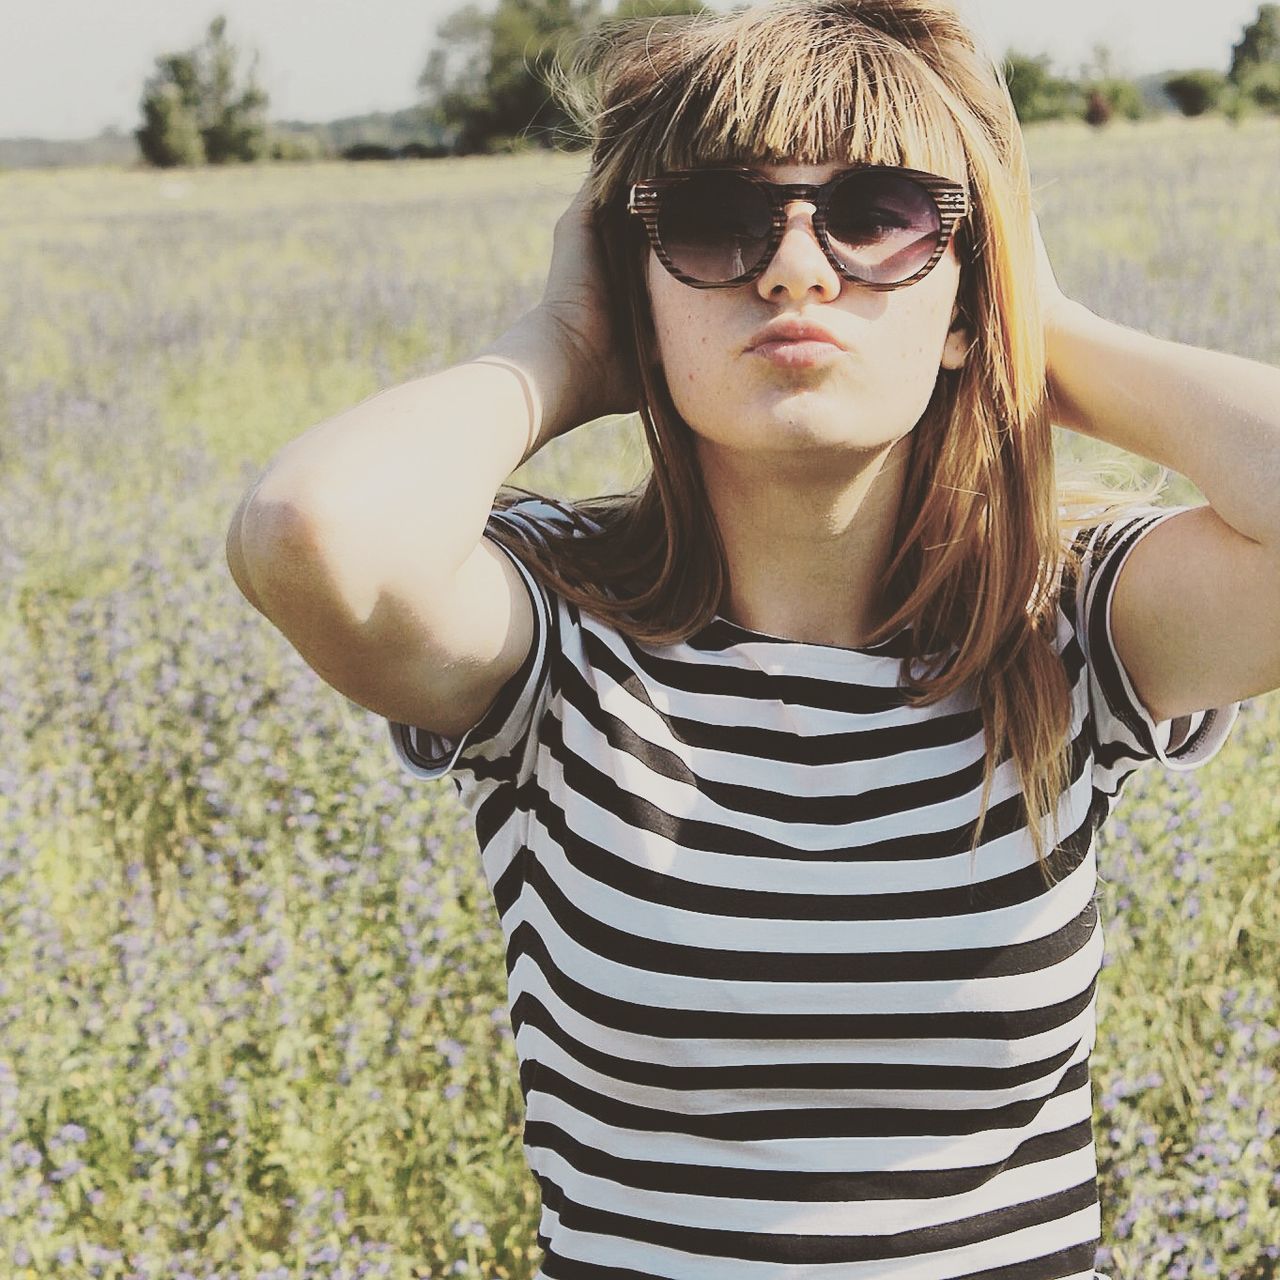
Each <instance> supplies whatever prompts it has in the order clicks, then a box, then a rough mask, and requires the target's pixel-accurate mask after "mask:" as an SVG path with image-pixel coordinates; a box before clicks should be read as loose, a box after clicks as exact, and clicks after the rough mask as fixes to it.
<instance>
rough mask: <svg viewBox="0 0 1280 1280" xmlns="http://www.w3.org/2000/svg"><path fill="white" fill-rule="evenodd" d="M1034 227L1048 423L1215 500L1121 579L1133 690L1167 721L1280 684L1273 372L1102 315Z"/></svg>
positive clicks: (1123, 650) (1170, 528)
mask: <svg viewBox="0 0 1280 1280" xmlns="http://www.w3.org/2000/svg"><path fill="white" fill-rule="evenodd" d="M1034 230H1035V238H1036V244H1037V253H1038V256H1039V272H1040V275H1039V284H1040V292H1041V299H1042V303H1043V307H1044V320H1045V339H1046V344H1047V350H1048V365H1049V394H1050V403H1051V406H1052V417H1053V421H1054V422H1055V423H1057V424H1059V425H1060V426H1063V427H1067V428H1069V429H1070V430H1072V431H1078V432H1080V433H1081V434H1083V435H1087V436H1091V437H1093V438H1094V439H1097V440H1103V441H1105V442H1106V443H1108V444H1112V445H1115V446H1117V447H1119V448H1121V449H1126V450H1128V451H1129V452H1131V453H1136V454H1139V455H1140V456H1142V457H1144V458H1149V459H1150V460H1151V461H1153V462H1157V463H1159V464H1160V465H1161V466H1165V467H1169V468H1171V469H1172V470H1174V471H1177V472H1179V473H1180V474H1182V475H1184V476H1186V477H1187V478H1188V479H1189V480H1191V481H1192V482H1193V483H1194V484H1195V485H1196V486H1197V487H1198V488H1199V490H1200V491H1201V493H1203V494H1204V495H1205V497H1206V498H1207V499H1208V503H1209V505H1208V506H1202V507H1198V508H1196V509H1195V510H1192V511H1188V512H1185V513H1184V514H1182V515H1180V516H1175V517H1173V518H1172V519H1170V520H1166V521H1164V522H1163V523H1162V524H1160V525H1158V526H1157V527H1156V528H1154V529H1152V530H1151V532H1150V533H1148V534H1147V535H1146V536H1145V537H1144V538H1142V539H1141V541H1140V542H1139V543H1138V544H1137V546H1136V547H1135V548H1134V549H1133V551H1132V553H1131V554H1130V556H1129V558H1128V560H1127V561H1126V562H1125V565H1124V568H1123V569H1122V571H1121V573H1120V576H1119V578H1118V580H1117V582H1116V586H1115V591H1114V594H1113V597H1112V604H1111V623H1112V628H1111V629H1112V636H1113V638H1114V641H1115V645H1116V649H1117V652H1118V654H1119V657H1120V659H1121V661H1122V662H1123V663H1124V666H1125V669H1126V670H1127V671H1128V673H1129V677H1130V680H1131V681H1132V683H1133V686H1134V689H1135V690H1136V691H1137V693H1138V695H1139V696H1140V697H1141V698H1142V700H1143V703H1144V704H1145V706H1146V708H1147V710H1148V711H1149V712H1150V713H1151V716H1152V718H1153V719H1155V720H1156V721H1162V720H1170V719H1173V718H1175V717H1177V716H1182V715H1188V714H1190V713H1191V712H1194V711H1202V710H1205V709H1206V708H1209V707H1220V706H1226V705H1228V704H1230V703H1233V702H1239V701H1242V700H1243V699H1245V698H1249V697H1255V696H1258V695H1260V694H1264V693H1269V692H1271V691H1272V690H1274V689H1277V688H1280V369H1274V368H1272V367H1270V366H1269V365H1265V364H1260V363H1258V362H1256V361H1252V360H1245V359H1243V358H1241V357H1239V356H1232V355H1224V354H1221V353H1219V352H1215V351H1205V350H1202V349H1201V348H1198V347H1190V346H1185V345H1183V344H1180V343H1176V342H1168V341H1164V340H1162V339H1160V338H1154V337H1151V336H1150V335H1149V334H1144V333H1140V332H1138V331H1137V330H1134V329H1128V328H1125V327H1124V326H1122V325H1119V324H1115V323H1113V322H1111V321H1109V320H1104V319H1102V318H1101V317H1100V316H1097V315H1095V314H1094V313H1093V312H1091V311H1089V310H1088V309H1087V308H1085V307H1084V306H1082V305H1081V304H1079V303H1077V302H1074V301H1072V300H1071V299H1069V298H1068V297H1067V296H1066V295H1065V294H1064V293H1063V292H1062V290H1061V288H1060V287H1059V286H1058V283H1057V280H1056V278H1055V277H1054V274H1053V269H1052V266H1051V265H1050V263H1049V257H1048V253H1047V252H1046V250H1045V248H1044V241H1043V239H1042V238H1041V236H1040V229H1039V224H1038V221H1037V222H1036V224H1035V227H1034Z"/></svg>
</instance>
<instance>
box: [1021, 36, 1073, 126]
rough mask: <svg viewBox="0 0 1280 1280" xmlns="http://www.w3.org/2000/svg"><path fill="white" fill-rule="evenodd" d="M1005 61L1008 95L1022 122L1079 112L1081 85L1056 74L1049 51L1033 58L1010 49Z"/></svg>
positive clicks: (1057, 118)
mask: <svg viewBox="0 0 1280 1280" xmlns="http://www.w3.org/2000/svg"><path fill="white" fill-rule="evenodd" d="M1004 64H1005V82H1006V83H1007V84H1008V86H1009V96H1010V97H1011V98H1012V99H1013V107H1014V110H1015V111H1016V112H1017V113H1018V119H1019V121H1021V123H1022V124H1035V123H1036V122H1037V121H1040V120H1062V119H1064V118H1065V117H1067V116H1078V115H1079V113H1080V101H1079V99H1080V91H1079V89H1078V87H1077V86H1076V85H1074V84H1073V83H1072V82H1071V81H1070V80H1065V79H1063V78H1061V77H1059V76H1056V75H1054V73H1053V70H1052V66H1051V63H1050V60H1049V55H1048V54H1047V53H1042V54H1040V55H1039V56H1037V57H1034V58H1033V57H1031V56H1029V55H1027V54H1024V53H1017V52H1015V51H1014V50H1012V49H1010V50H1009V52H1008V53H1007V54H1006V55H1005V60H1004Z"/></svg>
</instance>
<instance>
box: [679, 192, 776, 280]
mask: <svg viewBox="0 0 1280 1280" xmlns="http://www.w3.org/2000/svg"><path fill="white" fill-rule="evenodd" d="M772 228H773V216H772V211H771V209H770V207H769V201H768V199H767V197H766V196H765V194H764V192H763V191H761V190H760V189H759V188H758V187H756V186H754V185H753V184H752V183H751V182H749V181H748V180H747V179H746V178H742V177H738V176H736V175H734V174H710V173H709V174H705V175H702V174H700V175H697V176H695V177H692V178H688V179H686V180H685V181H683V182H678V183H676V184H675V185H673V186H671V187H668V188H667V189H666V190H665V191H664V192H663V193H662V202H661V206H660V210H659V213H658V238H659V240H661V241H662V247H663V248H664V249H665V250H666V253H667V256H668V257H669V258H670V259H671V261H672V262H673V263H674V264H675V266H676V267H677V268H678V269H679V270H680V271H683V272H684V273H685V275H688V276H692V277H693V278H694V279H695V280H701V281H704V282H706V283H708V284H717V283H724V282H726V281H729V280H736V279H738V278H739V277H740V276H743V275H746V273H747V272H748V271H750V270H751V268H752V267H754V266H756V265H757V263H759V261H760V259H761V258H762V257H763V256H764V253H765V250H766V249H767V248H768V246H769V234H770V232H771V230H772Z"/></svg>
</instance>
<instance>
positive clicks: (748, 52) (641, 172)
mask: <svg viewBox="0 0 1280 1280" xmlns="http://www.w3.org/2000/svg"><path fill="white" fill-rule="evenodd" d="M646 52H647V54H648V57H649V59H650V60H651V65H652V70H653V72H656V73H659V74H658V75H657V76H656V78H655V81H654V83H653V85H652V88H651V90H650V94H649V100H648V102H647V103H646V105H645V109H644V111H643V113H642V115H641V117H640V118H639V119H634V118H633V120H632V122H631V128H632V130H633V131H634V132H633V134H632V138H631V139H630V141H631V143H632V146H631V147H628V148H627V150H628V151H631V155H630V156H629V157H628V159H629V161H630V162H631V163H630V165H629V166H628V167H630V168H632V169H633V173H634V175H635V176H636V177H649V176H654V175H656V174H658V173H661V172H663V171H669V170H673V169H688V168H696V167H699V166H703V165H708V164H749V163H752V162H758V161H764V162H768V163H782V162H787V161H789V162H792V163H797V164H826V163H848V164H864V163H865V164H890V165H902V166H905V167H907V168H912V169H923V170H925V171H927V172H930V173H935V174H938V175H939V176H941V177H947V178H951V179H953V180H954V181H958V182H964V183H966V184H968V178H969V175H968V172H967V169H968V165H967V162H966V151H965V147H964V143H963V140H962V137H961V133H960V130H959V128H958V127H957V124H956V121H955V117H954V116H953V115H952V112H951V110H950V109H949V107H948V105H947V103H946V102H945V101H944V100H943V93H944V92H945V89H944V87H943V86H942V85H941V83H940V82H939V81H938V80H937V78H936V77H935V75H934V74H933V72H932V71H931V70H930V69H929V68H928V67H927V66H926V65H924V64H923V63H922V62H921V61H920V60H919V59H918V58H917V57H916V56H915V55H914V54H913V53H911V51H909V50H908V49H907V48H906V47H905V46H904V45H903V44H901V43H900V42H898V41H896V40H893V39H891V38H890V37H888V36H886V35H885V33H884V32H882V31H880V30H878V29H877V28H875V27H871V26H868V25H867V24H865V23H863V22H860V21H858V20H857V19H856V18H855V17H853V16H851V15H850V14H849V13H848V11H845V12H843V13H841V14H839V15H838V16H836V15H834V14H833V13H832V12H831V11H830V10H824V9H823V8H822V6H815V5H812V4H801V5H796V4H788V3H783V4H779V5H777V6H771V7H770V8H769V9H765V10H760V9H756V10H749V11H747V12H745V13H741V14H729V15H726V16H723V17H715V18H711V19H695V20H693V21H687V20H686V21H685V22H683V23H681V24H679V25H678V26H674V27H672V28H670V29H669V30H665V31H664V29H663V27H662V26H661V25H659V26H656V27H655V28H654V29H652V30H651V31H650V33H649V40H648V42H647V50H646ZM633 148H634V149H633Z"/></svg>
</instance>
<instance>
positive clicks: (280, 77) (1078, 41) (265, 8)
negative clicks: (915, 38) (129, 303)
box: [0, 0, 1259, 138]
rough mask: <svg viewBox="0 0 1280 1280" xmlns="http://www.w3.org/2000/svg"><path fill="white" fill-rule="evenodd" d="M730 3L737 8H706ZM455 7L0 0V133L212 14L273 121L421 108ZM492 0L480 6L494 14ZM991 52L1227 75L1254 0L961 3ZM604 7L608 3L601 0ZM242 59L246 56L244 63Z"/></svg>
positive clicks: (182, 44)
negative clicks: (432, 60)
mask: <svg viewBox="0 0 1280 1280" xmlns="http://www.w3.org/2000/svg"><path fill="white" fill-rule="evenodd" d="M710 2H711V3H712V4H713V5H714V7H716V8H719V9H727V8H729V7H731V5H732V3H733V0H710ZM461 3H462V0H109V2H107V3H104V0H5V3H4V10H5V36H4V39H3V41H0V137H5V138H18V137H28V138H32V137H34V138H84V137H91V136H93V135H95V134H97V133H99V132H100V131H101V130H103V129H104V128H108V127H115V128H117V129H121V130H124V131H131V130H132V129H133V128H134V127H135V126H136V125H137V123H138V99H139V97H140V95H141V90H142V85H143V82H144V81H145V80H146V78H147V76H148V75H149V74H150V72H151V70H152V68H153V67H154V65H155V59H156V57H157V56H158V55H160V54H162V53H170V52H173V51H175V50H179V49H186V48H190V47H191V46H192V45H194V44H198V43H199V42H200V40H201V39H202V38H203V36H204V33H205V30H206V29H207V27H208V24H209V22H210V20H211V19H212V18H213V17H214V15H215V14H217V13H224V14H225V15H226V17H227V34H228V36H229V37H230V38H231V40H232V41H233V43H235V44H236V45H237V46H239V47H240V48H242V49H244V50H245V51H246V54H247V53H250V52H252V51H257V52H258V53H259V55H260V61H259V64H258V65H259V72H258V78H259V81H260V83H261V84H262V86H263V88H264V89H266V91H267V93H268V94H269V95H270V98H271V106H270V116H271V118H272V119H275V120H307V121H316V122H319V121H324V120H333V119H337V118H339V117H342V116H350V115H363V114H364V113H366V112H369V111H396V110H399V109H401V108H403V107H407V106H411V105H412V104H413V103H414V102H416V101H417V98H418V94H417V88H416V84H417V79H418V75H419V73H420V72H421V70H422V67H423V64H424V63H425V62H426V58H427V53H428V51H429V49H430V48H431V45H432V43H433V39H434V33H435V28H436V25H437V24H438V23H439V22H440V20H441V19H442V18H444V17H445V16H446V15H447V14H449V13H451V12H452V11H453V10H454V9H456V8H459V7H461ZM492 3H493V0H481V7H482V8H486V9H487V8H492ZM960 4H961V7H962V9H963V10H964V11H965V13H966V14H967V16H968V17H969V19H970V22H971V23H972V25H973V27H974V29H975V31H976V32H977V33H978V35H979V36H980V37H981V38H982V39H983V40H984V41H985V43H986V45H987V47H988V48H989V49H990V50H991V51H992V53H993V54H995V55H997V56H1002V55H1003V54H1004V53H1005V52H1006V51H1007V50H1008V49H1010V48H1016V49H1018V50H1020V51H1023V52H1027V53H1048V54H1049V55H1050V56H1051V57H1052V59H1053V61H1054V64H1055V67H1056V68H1057V69H1058V70H1059V71H1062V72H1070V73H1075V72H1077V71H1078V70H1079V67H1080V64H1081V63H1082V62H1083V61H1085V60H1086V59H1088V58H1089V57H1090V55H1091V53H1092V50H1093V48H1094V46H1095V45H1097V44H1099V43H1102V44H1106V45H1109V46H1110V48H1111V49H1112V51H1113V53H1114V54H1115V56H1116V66H1117V69H1118V70H1120V71H1122V72H1124V73H1127V74H1130V75H1142V74H1144V73H1146V72H1150V71H1164V70H1169V69H1174V68H1177V69H1181V68H1189V67H1204V66H1207V67H1216V68H1218V69H1220V70H1224V71H1225V70H1226V68H1227V66H1228V65H1229V62H1230V58H1231V46H1232V45H1233V44H1235V43H1236V41H1237V40H1239V38H1240V32H1241V31H1242V30H1243V28H1244V27H1245V26H1246V25H1247V24H1248V23H1249V22H1251V21H1252V20H1253V19H1254V17H1256V15H1257V12H1258V6H1259V0H1066V3H1062V2H1061V0H1055V2H1054V3H1048V2H1047V0H960ZM606 8H612V5H611V4H606ZM246 62H247V60H246Z"/></svg>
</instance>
